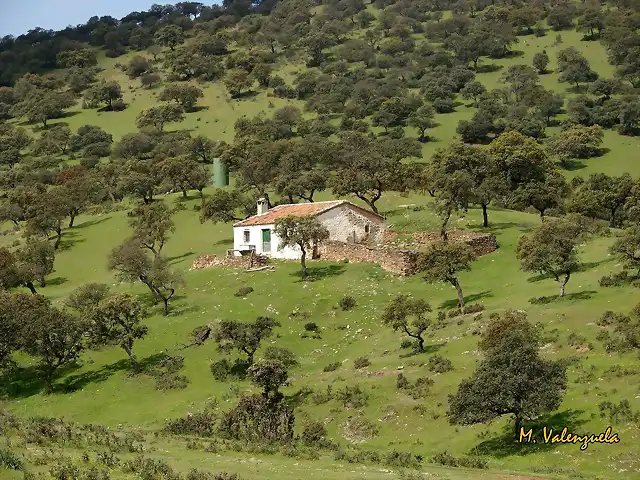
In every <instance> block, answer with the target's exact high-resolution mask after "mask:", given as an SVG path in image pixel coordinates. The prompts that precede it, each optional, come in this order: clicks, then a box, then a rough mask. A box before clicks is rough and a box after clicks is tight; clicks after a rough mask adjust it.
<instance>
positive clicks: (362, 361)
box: [353, 357, 371, 370]
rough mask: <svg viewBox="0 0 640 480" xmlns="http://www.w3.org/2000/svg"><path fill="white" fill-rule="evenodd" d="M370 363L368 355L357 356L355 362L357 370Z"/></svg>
mask: <svg viewBox="0 0 640 480" xmlns="http://www.w3.org/2000/svg"><path fill="white" fill-rule="evenodd" d="M369 365H371V362H370V361H369V359H368V358H367V357H360V358H356V359H355V360H354V362H353V366H354V368H356V369H357V370H359V369H361V368H366V367H368V366H369Z"/></svg>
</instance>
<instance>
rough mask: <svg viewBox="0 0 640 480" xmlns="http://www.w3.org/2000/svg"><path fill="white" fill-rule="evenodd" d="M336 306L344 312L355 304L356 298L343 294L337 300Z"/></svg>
mask: <svg viewBox="0 0 640 480" xmlns="http://www.w3.org/2000/svg"><path fill="white" fill-rule="evenodd" d="M338 306H339V307H340V308H341V309H342V310H343V311H345V312H346V311H349V310H352V309H353V308H354V307H355V306H356V299H355V298H353V297H350V296H349V295H345V296H344V297H342V298H341V299H340V301H339V302H338Z"/></svg>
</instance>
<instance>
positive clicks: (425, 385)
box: [409, 377, 434, 400]
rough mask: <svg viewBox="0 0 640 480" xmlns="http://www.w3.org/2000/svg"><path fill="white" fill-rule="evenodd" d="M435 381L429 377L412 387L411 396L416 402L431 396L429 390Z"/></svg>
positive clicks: (422, 378) (421, 379)
mask: <svg viewBox="0 0 640 480" xmlns="http://www.w3.org/2000/svg"><path fill="white" fill-rule="evenodd" d="M433 384H434V381H433V380H431V379H430V378H429V377H421V378H419V379H418V380H416V383H415V384H414V385H413V386H412V387H411V389H410V391H409V395H411V398H413V399H414V400H418V399H419V398H424V397H426V396H427V395H429V390H430V389H431V387H432V386H433Z"/></svg>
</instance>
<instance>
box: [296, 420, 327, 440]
mask: <svg viewBox="0 0 640 480" xmlns="http://www.w3.org/2000/svg"><path fill="white" fill-rule="evenodd" d="M326 436H327V429H326V428H325V426H324V424H323V423H322V422H318V421H314V420H312V421H309V422H307V424H306V425H305V426H304V430H302V434H301V435H300V441H301V442H302V444H303V445H307V446H309V447H313V446H322V445H323V444H325V443H326Z"/></svg>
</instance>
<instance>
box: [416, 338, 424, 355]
mask: <svg viewBox="0 0 640 480" xmlns="http://www.w3.org/2000/svg"><path fill="white" fill-rule="evenodd" d="M417 337H418V350H420V351H421V352H424V338H422V335H418V336H417Z"/></svg>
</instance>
